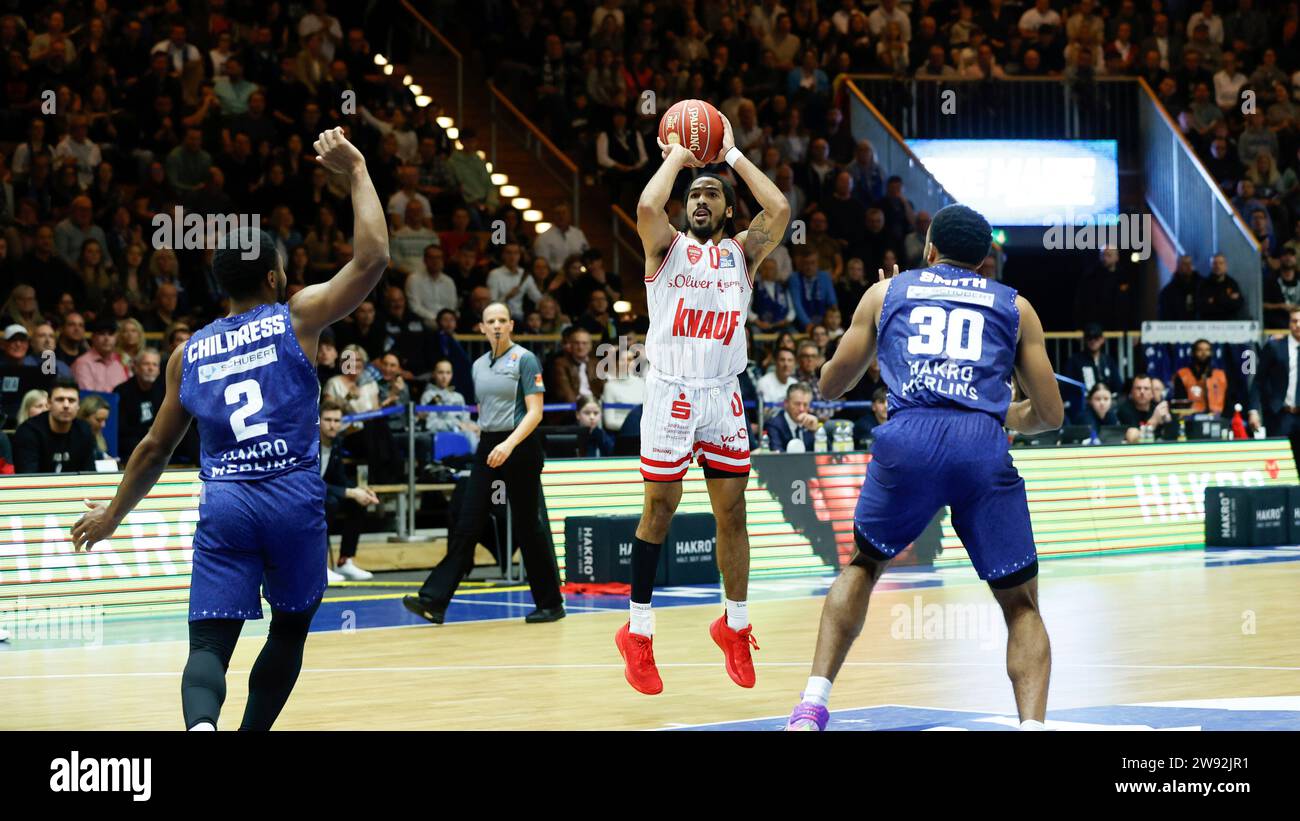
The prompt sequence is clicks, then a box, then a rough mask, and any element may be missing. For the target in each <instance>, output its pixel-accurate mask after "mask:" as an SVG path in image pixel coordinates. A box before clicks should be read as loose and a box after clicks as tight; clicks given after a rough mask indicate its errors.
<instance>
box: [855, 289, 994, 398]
mask: <svg viewBox="0 0 1300 821" xmlns="http://www.w3.org/2000/svg"><path fill="white" fill-rule="evenodd" d="M1019 328H1020V310H1019V309H1018V308H1017V307H1016V291H1015V289H1014V288H1009V287H1007V286H1006V285H1003V284H1002V283H1000V282H998V281H996V280H992V279H988V278H986V277H982V276H980V275H979V274H977V273H975V272H974V271H972V270H969V269H967V268H958V267H955V266H952V265H943V264H940V265H934V266H931V267H929V268H920V269H915V270H911V271H905V272H903V273H901V274H899V275H898V276H896V277H894V278H893V279H891V280H890V283H889V290H888V291H886V292H885V301H884V304H883V305H882V306H881V309H880V324H879V325H878V326H877V337H878V339H879V353H878V359H879V362H880V377H881V379H882V380H884V383H885V385H886V386H887V387H888V388H889V413H890V415H891V416H892V415H893V414H894V412H895V411H900V410H905V409H907V408H936V407H938V408H944V407H951V408H961V409H965V410H975V411H984V412H985V413H989V414H992V415H993V416H995V417H997V419H998V421H1004V420H1005V419H1006V414H1007V405H1008V404H1009V403H1010V401H1011V388H1010V380H1011V376H1012V372H1013V370H1014V368H1015V361H1016V337H1017V334H1018V332H1019Z"/></svg>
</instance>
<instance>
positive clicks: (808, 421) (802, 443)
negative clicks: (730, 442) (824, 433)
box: [763, 382, 821, 453]
mask: <svg viewBox="0 0 1300 821" xmlns="http://www.w3.org/2000/svg"><path fill="white" fill-rule="evenodd" d="M812 396H813V394H812V389H811V388H810V387H809V386H808V385H806V384H805V383H803V382H797V383H795V384H793V385H791V386H790V387H789V389H788V390H787V391H786V394H785V408H784V410H783V411H782V412H780V413H778V414H776V415H775V416H773V417H772V418H771V419H769V420H767V423H766V424H765V425H764V426H763V432H764V433H766V434H767V439H768V443H769V444H770V445H771V448H772V450H773V451H775V452H778V453H781V452H786V451H789V452H792V453H803V452H811V451H812V450H814V447H813V445H814V441H815V439H814V433H815V432H816V430H817V428H819V427H821V420H820V419H818V418H817V417H816V416H814V415H813V414H811V413H809V412H808V408H809V403H811V402H812ZM792 442H794V443H795V447H793V448H792V447H790V445H791V443H792Z"/></svg>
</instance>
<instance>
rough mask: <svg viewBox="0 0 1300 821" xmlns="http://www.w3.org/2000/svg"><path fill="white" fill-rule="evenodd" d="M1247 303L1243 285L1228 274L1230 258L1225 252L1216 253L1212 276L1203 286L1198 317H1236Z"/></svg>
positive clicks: (1214, 318) (1211, 271) (1211, 263)
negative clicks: (1242, 288) (1242, 293)
mask: <svg viewBox="0 0 1300 821" xmlns="http://www.w3.org/2000/svg"><path fill="white" fill-rule="evenodd" d="M1244 304H1245V301H1244V300H1243V298H1242V296H1241V286H1240V285H1238V284H1237V281H1236V280H1235V279H1233V278H1232V277H1231V276H1229V275H1228V260H1227V258H1226V257H1225V256H1224V255H1223V254H1215V255H1214V257H1213V258H1212V259H1211V260H1210V276H1209V277H1208V278H1207V279H1206V280H1205V282H1204V283H1203V284H1202V286H1201V301H1200V305H1199V308H1198V312H1199V314H1200V316H1198V317H1197V318H1198V319H1208V320H1224V319H1236V318H1237V317H1238V316H1239V315H1240V314H1241V310H1242V306H1243V305H1244Z"/></svg>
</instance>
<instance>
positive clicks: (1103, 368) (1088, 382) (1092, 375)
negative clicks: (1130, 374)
mask: <svg viewBox="0 0 1300 821" xmlns="http://www.w3.org/2000/svg"><path fill="white" fill-rule="evenodd" d="M1062 375H1063V376H1068V377H1069V378H1070V379H1073V380H1075V381H1078V382H1082V383H1083V388H1082V389H1078V390H1079V393H1078V395H1077V397H1076V396H1073V394H1074V391H1071V392H1070V393H1071V394H1072V395H1071V396H1067V399H1071V400H1076V401H1071V402H1067V403H1066V404H1067V406H1071V405H1072V406H1073V408H1072V411H1073V412H1074V413H1077V412H1078V411H1079V408H1080V407H1081V406H1082V404H1083V403H1082V401H1077V400H1082V399H1083V394H1084V393H1085V392H1087V391H1091V390H1092V386H1093V385H1095V384H1097V383H1098V382H1105V383H1106V384H1108V385H1118V384H1120V382H1121V379H1120V374H1119V365H1118V364H1117V363H1116V362H1115V358H1114V357H1112V356H1111V355H1110V354H1108V353H1106V336H1105V332H1104V331H1103V330H1102V327H1101V325H1100V324H1098V323H1096V322H1089V323H1088V324H1086V325H1084V326H1083V347H1082V348H1081V349H1080V350H1078V351H1075V352H1074V353H1073V354H1071V355H1070V358H1069V359H1067V360H1066V362H1065V369H1064V370H1063V372H1062ZM1061 388H1062V392H1063V393H1064V392H1065V390H1066V386H1065V385H1062V386H1061Z"/></svg>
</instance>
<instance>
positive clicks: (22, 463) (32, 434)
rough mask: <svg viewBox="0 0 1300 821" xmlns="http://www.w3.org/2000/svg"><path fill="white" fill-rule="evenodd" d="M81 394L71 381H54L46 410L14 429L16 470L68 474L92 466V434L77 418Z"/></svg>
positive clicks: (93, 463)
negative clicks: (48, 407) (48, 406)
mask: <svg viewBox="0 0 1300 821" xmlns="http://www.w3.org/2000/svg"><path fill="white" fill-rule="evenodd" d="M80 400H81V395H80V392H79V391H78V389H77V385H76V383H75V382H67V381H63V380H58V381H56V382H55V383H54V388H53V389H52V390H51V391H50V410H49V411H48V412H46V413H42V414H40V415H39V416H34V417H32V418H31V419H28V420H27V421H26V422H24V423H23V424H21V425H19V426H18V430H17V431H15V432H14V438H13V451H14V469H15V471H16V472H17V473H69V472H75V471H93V470H94V469H95V435H94V433H93V432H92V431H91V429H90V426H89V425H87V424H86V423H85V422H83V421H82V420H80V419H78V418H77V410H78V407H79V405H80Z"/></svg>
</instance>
